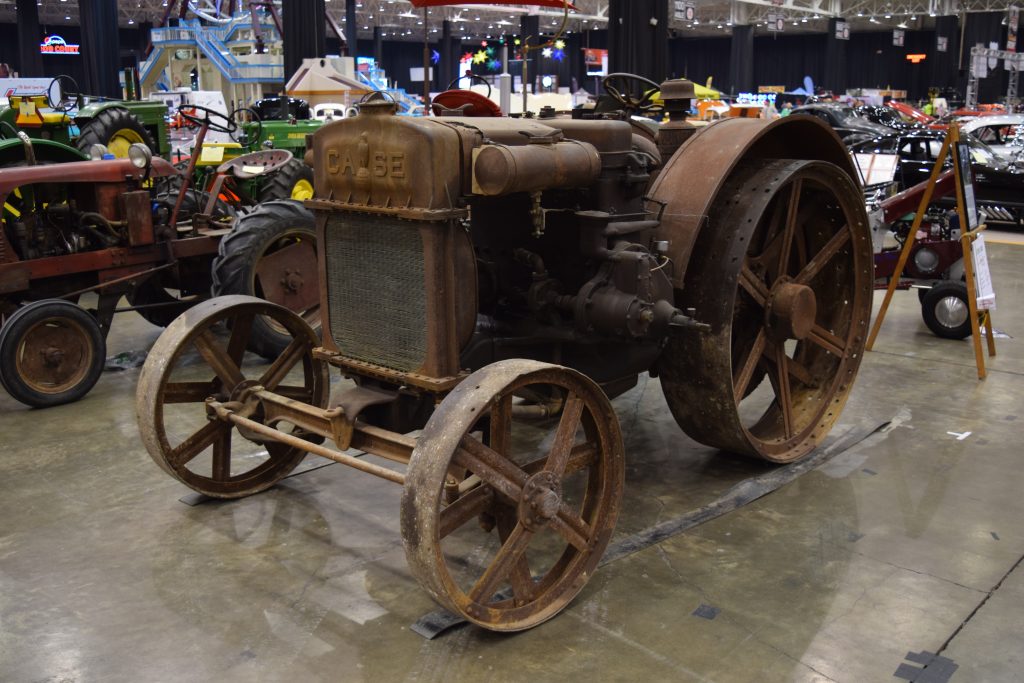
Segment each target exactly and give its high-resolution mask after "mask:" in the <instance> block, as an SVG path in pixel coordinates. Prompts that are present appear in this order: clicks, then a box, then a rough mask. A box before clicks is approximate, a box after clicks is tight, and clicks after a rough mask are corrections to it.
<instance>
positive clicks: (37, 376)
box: [0, 299, 106, 408]
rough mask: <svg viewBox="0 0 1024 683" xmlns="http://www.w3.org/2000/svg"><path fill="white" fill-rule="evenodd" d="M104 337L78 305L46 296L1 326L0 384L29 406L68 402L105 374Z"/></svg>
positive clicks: (78, 396) (94, 322) (74, 399)
mask: <svg viewBox="0 0 1024 683" xmlns="http://www.w3.org/2000/svg"><path fill="white" fill-rule="evenodd" d="M105 360H106V340H105V339H104V335H103V331H102V330H101V329H100V326H99V323H98V322H96V319H95V318H94V317H93V316H92V315H90V314H89V312H88V311H86V310H85V309H83V308H82V307H80V306H78V305H76V304H73V303H71V302H70V301H64V300H62V299H44V300H42V301H36V302H33V303H31V304H28V305H27V306H23V307H22V308H20V309H18V310H17V311H16V312H14V313H13V314H12V315H11V316H10V317H9V318H8V319H7V321H6V322H5V323H4V326H3V329H2V330H0V383H2V384H3V387H4V388H5V389H6V390H7V393H9V394H10V395H11V396H12V397H13V398H15V399H17V400H18V401H20V402H21V403H24V404H25V405H28V406H32V407H33V408H48V407H50V406H56V405H61V404H63V403H71V402H73V401H77V400H78V399H80V398H82V397H83V396H85V395H86V394H87V393H89V390H90V389H92V388H93V386H94V385H95V384H96V381H97V380H98V379H99V378H100V374H101V373H102V372H103V365H104V362H105Z"/></svg>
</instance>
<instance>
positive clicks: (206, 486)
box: [136, 296, 329, 498]
mask: <svg viewBox="0 0 1024 683" xmlns="http://www.w3.org/2000/svg"><path fill="white" fill-rule="evenodd" d="M257 315H262V316H269V317H272V318H274V319H275V320H277V321H278V322H279V323H280V324H281V325H282V326H283V327H284V328H285V329H287V330H288V331H289V332H290V333H291V334H292V336H293V341H292V343H291V344H290V345H289V347H288V348H287V349H286V351H285V353H284V354H282V355H281V356H280V357H279V358H278V359H277V360H276V361H275V362H274V363H273V364H271V366H270V367H269V368H267V369H263V368H262V365H260V366H259V367H257V368H253V367H252V358H251V356H250V358H249V359H247V358H246V355H245V348H246V343H247V341H248V335H249V330H250V329H251V325H252V321H253V318H255V316H257ZM223 323H229V325H230V330H231V332H230V336H229V337H228V338H227V339H223V338H220V337H218V336H217V332H216V330H217V329H219V326H220V325H221V324H223ZM317 343H318V340H317V337H316V333H315V332H313V330H312V328H310V327H309V325H307V324H306V323H305V322H304V321H303V320H302V318H300V317H298V316H296V315H295V314H293V313H291V312H290V311H288V310H287V309H285V308H282V307H280V306H276V305H274V304H271V303H268V302H266V301H263V300H261V299H256V298H254V297H247V296H224V297H218V298H216V299H210V300H209V301H205V302H203V303H201V304H198V305H197V306H194V307H193V308H191V309H189V310H188V311H186V312H185V313H184V314H182V315H181V316H180V317H178V318H177V319H176V320H175V321H174V322H173V323H172V324H171V325H170V326H169V327H168V328H167V329H166V330H165V331H164V333H163V334H162V335H160V338H159V339H157V342H156V344H154V345H153V348H152V350H151V351H150V353H149V356H148V358H147V360H146V363H145V365H144V366H143V368H142V373H141V374H140V376H139V384H138V389H137V391H136V417H137V419H138V423H139V431H140V434H141V435H142V442H143V445H145V447H146V450H147V451H148V452H149V454H150V456H151V457H152V458H153V460H154V461H155V462H156V464H157V465H159V466H160V467H161V468H162V469H163V470H164V471H166V472H167V473H168V474H170V475H171V476H172V477H174V478H176V479H178V480H179V481H181V482H182V483H184V484H186V485H188V486H190V487H192V488H193V489H195V490H197V491H201V492H202V493H205V494H206V495H210V496H216V497H221V498H237V497H239V496H245V495H249V494H250V493H253V492H255V491H261V490H263V489H265V488H268V487H270V486H273V485H274V483H276V482H277V481H279V480H280V479H281V478H282V477H284V476H286V475H287V474H288V473H289V472H291V471H292V470H293V469H294V468H295V466H296V465H298V464H299V462H300V461H301V460H302V458H303V457H305V455H306V451H305V450H303V449H302V448H297V447H295V446H294V445H290V444H287V443H284V441H282V440H273V439H271V440H267V441H266V442H265V448H266V450H267V452H268V454H269V456H268V459H267V460H265V461H262V462H259V461H257V462H256V464H255V465H253V464H252V463H251V462H250V461H247V460H245V459H241V461H240V460H239V459H238V458H236V459H234V460H233V459H232V457H231V455H232V444H233V443H234V444H238V443H243V444H244V442H245V441H247V440H248V441H251V440H252V439H251V438H250V437H252V434H251V433H250V434H249V435H248V437H247V436H244V435H243V434H242V433H241V431H240V429H234V427H233V424H232V423H230V422H227V421H224V420H223V419H217V420H213V421H210V420H207V419H204V416H206V415H207V414H208V407H207V406H208V403H207V400H208V399H210V398H212V399H213V400H214V401H217V402H220V403H227V402H230V401H238V400H239V398H240V397H241V396H242V395H243V393H244V392H245V391H246V390H247V389H249V387H252V386H254V385H257V384H258V385H259V386H261V387H263V388H265V389H266V390H268V391H273V392H275V393H277V394H280V395H283V396H285V397H287V398H290V399H292V400H295V401H301V402H303V403H305V404H307V405H311V406H315V407H320V408H323V407H325V405H326V402H327V397H328V394H329V385H328V378H327V366H326V365H324V364H323V363H321V362H319V361H317V360H316V359H314V358H313V356H312V354H311V351H312V349H313V347H314V346H315V345H316V344H317ZM192 353H198V354H199V356H200V358H201V359H202V361H203V365H201V366H199V368H198V370H196V369H193V370H189V369H188V366H189V365H190V362H189V358H188V355H189V354H192ZM292 370H294V371H295V373H297V374H298V375H299V377H297V378H295V379H293V380H288V379H286V378H287V377H288V375H289V372H291V371H292ZM179 373H181V375H182V376H181V377H179V376H178V375H179ZM285 382H289V383H285ZM291 382H296V383H295V384H292V383H291ZM197 417H198V419H196V418H197ZM247 417H252V415H250V416H247ZM183 434H184V435H186V436H184V438H182V435H183ZM293 436H294V435H293ZM200 455H204V456H208V459H209V463H208V464H206V465H205V469H199V468H197V467H196V465H194V464H193V465H191V466H190V463H193V462H194V461H197V458H199V456H200Z"/></svg>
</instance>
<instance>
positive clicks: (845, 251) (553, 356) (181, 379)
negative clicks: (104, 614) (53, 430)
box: [137, 83, 872, 631]
mask: <svg viewBox="0 0 1024 683" xmlns="http://www.w3.org/2000/svg"><path fill="white" fill-rule="evenodd" d="M662 90H663V92H665V93H666V98H667V99H670V94H671V93H672V92H673V91H674V90H679V89H676V88H674V87H673V84H672V83H668V84H665V87H663V88H662ZM681 90H686V89H685V88H683V89H681ZM670 105H671V103H669V102H667V104H666V107H667V108H669V109H670V110H672V109H673V107H672V106H670ZM394 114H395V106H394V104H393V103H390V102H387V101H385V100H383V99H381V98H371V100H370V101H368V102H366V103H364V104H363V105H362V106H361V108H360V113H359V115H358V116H356V117H353V118H348V119H345V120H342V121H337V122H334V123H330V124H327V125H325V126H324V127H323V128H321V129H320V130H319V131H317V132H316V134H314V135H313V139H312V146H311V149H310V152H309V154H308V157H307V158H308V159H309V161H310V163H311V165H312V166H313V168H314V170H315V187H316V194H315V198H314V199H312V200H309V201H307V202H306V204H307V206H308V207H310V208H311V209H312V210H313V211H314V213H315V215H316V223H317V231H318V233H317V239H318V244H320V245H322V248H321V249H320V250H319V251H318V254H319V259H320V260H319V270H320V278H321V281H320V285H321V286H320V292H321V310H322V314H323V341H322V343H321V342H320V341H319V340H318V339H317V338H316V335H314V334H313V333H312V331H311V330H310V329H309V327H308V326H307V325H306V324H305V323H303V321H302V320H301V319H300V318H298V317H297V316H295V315H292V314H290V313H288V312H287V311H285V310H284V309H281V308H278V307H275V306H272V305H270V304H267V303H265V302H261V301H258V300H255V299H251V298H247V297H221V298H216V299H212V300H210V301H208V302H205V303H203V304H201V305H199V306H197V307H195V308H193V309H191V310H190V311H188V312H186V313H185V314H184V315H182V316H181V317H180V318H178V319H177V320H176V321H175V322H174V323H173V324H172V325H171V326H170V327H168V328H167V330H166V331H165V332H164V334H163V335H162V336H161V337H160V339H159V340H158V341H157V343H156V345H155V346H154V348H153V351H152V352H151V354H150V356H149V359H148V360H147V362H146V365H145V366H144V368H143V371H142V374H141V376H140V379H139V387H138V398H137V408H138V420H139V425H140V431H141V435H142V439H143V442H144V444H145V446H146V448H147V450H148V451H149V453H150V455H151V456H152V457H153V459H154V460H155V461H156V462H157V464H158V465H160V466H161V467H162V468H163V469H164V470H166V471H167V472H168V473H169V474H170V475H172V476H174V477H176V478H177V479H179V480H180V481H182V482H183V483H185V484H186V485H188V486H190V487H192V488H193V489H195V490H197V491H200V492H202V493H205V494H208V495H211V496H216V497H221V498H235V497H240V496H244V495H248V494H251V493H255V492H257V491H261V490H263V489H266V488H268V487H270V486H272V485H273V484H274V483H275V482H277V481H279V480H280V479H281V478H282V477H284V476H285V475H287V474H288V473H289V472H291V471H292V469H293V468H294V467H295V466H296V465H297V464H298V463H299V462H300V461H301V460H302V458H303V457H304V456H305V454H306V453H307V452H308V453H314V454H316V455H320V456H323V457H325V458H329V459H332V460H335V461H338V462H341V463H343V464H346V465H348V466H350V467H352V468H355V469H359V470H362V471H364V472H367V473H370V474H373V475H376V476H378V477H381V478H383V479H386V480H389V481H392V482H395V483H398V484H401V485H402V487H403V493H402V498H401V514H400V520H401V533H402V538H403V541H404V546H405V551H406V555H407V558H408V561H409V566H410V569H411V571H412V573H413V575H414V576H415V577H416V578H417V579H418V580H419V582H420V583H421V584H422V585H423V587H424V588H425V589H426V590H427V591H428V592H429V593H430V594H431V595H432V596H433V598H434V599H435V600H437V602H439V603H440V604H441V605H443V606H444V607H446V608H448V609H450V610H452V611H453V612H455V613H456V614H459V615H461V616H463V617H465V618H466V619H468V620H469V621H471V622H473V623H475V624H478V625H480V626H482V627H484V628H487V629H492V630H497V631H514V630H521V629H526V628H530V627H532V626H535V625H537V624H539V623H541V622H543V621H545V620H546V619H549V618H551V617H552V616H554V615H555V614H557V613H558V612H559V611H560V610H561V609H563V608H564V607H565V606H566V605H567V604H568V603H569V602H570V601H571V600H572V598H573V597H574V596H575V595H576V594H577V593H578V592H579V591H580V590H581V589H582V587H583V586H584V584H585V583H586V582H587V580H588V579H589V578H590V576H591V575H592V573H593V571H594V570H595V568H596V567H597V565H598V562H599V560H600V558H601V555H602V553H603V551H604V549H605V547H606V545H607V544H608V541H609V539H610V538H611V535H612V531H613V528H614V525H615V521H616V518H617V515H618V511H619V508H620V503H621V499H622V493H623V481H624V468H625V465H624V452H623V442H622V435H621V433H620V429H619V423H618V420H617V419H616V416H615V413H614V411H613V409H612V406H611V403H610V400H609V399H610V398H613V397H614V396H616V395H618V394H621V393H622V392H624V391H626V390H628V389H629V388H630V387H632V386H634V384H635V383H636V382H637V378H638V375H639V374H640V373H644V372H650V373H651V374H652V375H657V376H659V377H660V379H661V385H662V387H663V390H664V394H665V397H666V399H667V402H668V405H669V408H670V409H671V411H672V413H673V414H674V416H675V418H676V420H677V421H678V423H679V424H680V425H681V426H682V427H683V429H684V430H685V431H686V432H687V433H688V434H689V435H690V436H692V437H693V438H695V439H696V440H698V441H700V442H702V443H705V444H708V445H710V446H714V447H719V448H723V449H727V450H730V451H735V452H739V453H745V454H749V455H752V456H757V457H761V458H766V459H768V460H771V461H773V462H780V463H781V462H788V461H792V460H795V459H797V458H800V457H802V456H804V455H806V454H807V453H809V452H810V451H811V450H812V449H813V448H814V447H815V445H816V444H818V443H820V442H821V441H822V439H824V437H825V436H826V434H827V433H828V431H829V429H830V428H831V426H832V425H833V424H834V422H835V421H836V420H837V419H838V416H839V413H840V411H841V409H842V407H843V404H844V403H845V401H846V398H847V396H848V394H849V392H850V389H851V387H852V385H853V380H854V377H855V375H856V372H857V368H858V366H859V364H860V360H861V353H862V350H863V347H864V342H865V337H866V331H867V329H866V327H867V323H868V318H869V315H870V310H871V295H872V250H871V241H870V236H869V230H868V224H867V216H866V214H865V210H864V204H863V200H862V197H861V193H860V190H859V187H858V184H857V181H856V180H855V178H856V175H855V171H854V168H853V166H852V165H851V162H850V160H849V157H848V156H847V154H846V152H845V151H844V149H843V146H842V144H841V143H840V141H839V139H838V138H837V137H836V136H835V134H834V133H833V132H831V131H830V130H829V129H828V128H827V127H825V126H824V125H822V124H820V123H818V122H816V121H814V120H812V119H809V118H807V119H803V120H800V119H796V118H795V117H794V118H792V119H789V120H786V119H782V120H779V121H774V122H766V121H760V120H750V119H730V120H724V121H722V122H720V123H716V124H713V125H710V126H708V127H707V128H705V129H703V130H702V131H701V132H699V133H697V134H696V135H693V136H692V137H689V138H688V139H686V138H687V135H688V134H689V133H691V132H692V129H690V130H688V129H687V126H686V125H685V124H682V121H681V118H680V117H679V116H673V117H672V119H673V121H672V122H670V123H669V124H667V125H666V126H664V127H663V128H662V129H661V131H660V133H659V135H658V136H657V138H656V139H655V140H651V139H650V138H649V137H645V136H644V132H643V131H644V129H643V128H640V127H634V126H633V125H631V123H630V122H629V121H628V120H572V119H561V118H548V119H509V118H466V117H452V118H447V117H439V118H409V117H399V116H395V115H394ZM627 118H628V117H622V119H627ZM684 140H685V141H684ZM662 157H663V158H662ZM794 157H802V158H794ZM655 176H656V178H655ZM652 179H653V180H652ZM260 314H263V315H270V316H274V317H275V318H276V320H277V321H278V323H279V324H280V325H281V327H283V328H286V329H287V330H288V331H289V332H290V333H291V335H292V336H293V341H292V343H291V344H290V345H289V346H288V348H287V349H286V350H285V352H284V353H283V354H282V355H281V356H280V357H278V358H277V360H276V361H274V362H273V363H272V364H271V365H270V366H269V367H265V366H263V365H261V364H259V363H258V360H257V359H254V358H253V357H252V356H246V355H245V354H244V349H245V346H246V335H247V330H248V329H249V326H250V324H251V320H252V319H253V316H256V315H260ZM224 322H226V323H228V325H227V327H226V328H225V326H224V325H222V324H221V323H224ZM224 329H228V330H230V332H229V333H228V332H223V330H224ZM254 361H255V363H254ZM332 367H333V368H337V369H339V370H340V371H341V373H342V374H344V375H345V376H348V377H350V378H352V379H353V380H354V381H355V386H354V387H353V388H352V389H349V390H347V391H345V392H344V393H342V394H341V395H339V396H336V397H334V398H333V399H332V398H331V397H330V391H329V381H328V370H329V368H332ZM328 439H329V440H330V441H332V442H333V446H334V447H332V448H328V447H327V446H326V445H324V441H325V440H328ZM350 449H354V451H361V453H354V452H353V450H350ZM364 454H369V455H372V456H376V457H378V458H382V459H384V460H386V461H391V463H390V464H378V463H376V462H371V461H368V460H367V459H364V458H363V457H361V456H362V455H364ZM386 465H387V466H386ZM495 532H496V533H495Z"/></svg>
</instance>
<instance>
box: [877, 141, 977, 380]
mask: <svg viewBox="0 0 1024 683" xmlns="http://www.w3.org/2000/svg"><path fill="white" fill-rule="evenodd" d="M950 155H952V161H953V172H954V175H955V176H956V212H957V215H958V216H959V218H960V228H961V235H960V244H961V246H962V248H963V260H964V276H965V279H966V281H967V282H966V284H967V306H968V309H969V315H970V318H971V335H972V337H973V341H974V361H975V364H976V365H977V367H978V379H985V374H986V373H985V357H984V356H983V355H982V352H981V327H982V326H984V327H985V331H986V333H987V335H988V355H990V356H994V355H996V341H995V335H994V332H993V329H992V311H993V310H995V304H996V295H995V290H994V288H993V285H992V275H991V273H990V272H989V268H988V256H987V254H986V253H985V240H984V238H983V237H982V235H981V232H982V231H983V230H984V229H985V226H984V225H979V224H978V211H977V207H976V205H975V201H974V176H973V174H972V171H971V150H970V146H969V145H967V144H966V143H964V142H961V141H960V128H959V127H958V126H956V125H955V124H954V125H951V126H950V127H949V131H948V132H947V133H946V137H945V138H944V139H943V140H942V148H941V149H940V150H939V155H938V157H937V158H936V159H935V166H934V167H933V168H932V172H931V175H929V176H928V186H927V187H926V189H925V191H924V194H923V195H922V196H921V203H920V204H919V205H918V207H917V213H916V214H915V215H914V222H913V224H912V225H911V227H910V232H909V234H908V236H907V240H906V241H905V242H904V243H903V250H902V251H901V252H900V258H899V260H898V261H897V262H896V270H895V272H893V274H892V277H891V278H890V280H889V287H888V288H887V289H886V291H885V298H884V299H883V300H882V307H881V308H880V309H879V310H878V316H877V317H876V318H875V323H874V325H873V326H872V327H871V334H870V335H869V336H868V343H867V349H868V351H870V350H871V349H872V347H874V345H875V339H876V338H877V337H878V331H879V330H880V329H881V328H882V321H883V320H884V319H885V312H886V311H887V310H888V309H889V304H890V303H891V302H892V295H893V293H894V292H895V291H896V287H897V285H898V284H899V281H900V277H901V276H902V275H903V269H904V268H905V267H906V265H907V259H908V258H909V257H910V252H911V250H912V249H913V247H914V243H915V242H916V241H917V235H918V231H919V230H920V228H921V220H922V219H923V218H924V214H925V210H926V209H927V208H928V205H929V204H930V203H931V201H932V196H933V195H934V193H935V183H936V180H937V179H938V177H939V175H940V174H941V173H942V167H943V164H944V163H945V161H946V158H947V157H948V156H950Z"/></svg>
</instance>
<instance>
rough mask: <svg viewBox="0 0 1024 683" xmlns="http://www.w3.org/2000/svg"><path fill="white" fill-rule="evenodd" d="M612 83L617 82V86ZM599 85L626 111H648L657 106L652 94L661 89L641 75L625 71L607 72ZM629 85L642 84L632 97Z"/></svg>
mask: <svg viewBox="0 0 1024 683" xmlns="http://www.w3.org/2000/svg"><path fill="white" fill-rule="evenodd" d="M614 83H618V84H619V87H616V86H615V85H613V84H614ZM601 85H602V86H603V87H604V89H605V92H607V93H608V94H609V95H610V96H611V98H612V99H613V100H615V101H616V102H618V103H619V104H621V105H622V107H623V108H624V109H626V110H628V111H650V110H651V109H653V108H654V107H656V106H658V105H656V104H655V103H654V95H655V94H656V93H658V92H660V91H661V86H660V85H658V84H657V83H655V82H654V81H652V80H650V79H648V78H644V77H643V76H637V75H636V74H627V73H614V74H608V75H607V76H605V77H604V80H602V81H601ZM630 86H634V87H635V86H643V87H642V88H641V89H640V96H639V97H633V90H632V88H631V87H630ZM620 88H621V90H620Z"/></svg>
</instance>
